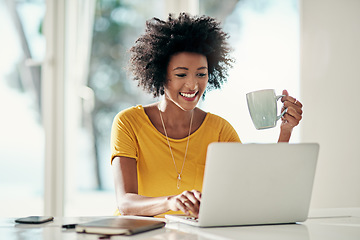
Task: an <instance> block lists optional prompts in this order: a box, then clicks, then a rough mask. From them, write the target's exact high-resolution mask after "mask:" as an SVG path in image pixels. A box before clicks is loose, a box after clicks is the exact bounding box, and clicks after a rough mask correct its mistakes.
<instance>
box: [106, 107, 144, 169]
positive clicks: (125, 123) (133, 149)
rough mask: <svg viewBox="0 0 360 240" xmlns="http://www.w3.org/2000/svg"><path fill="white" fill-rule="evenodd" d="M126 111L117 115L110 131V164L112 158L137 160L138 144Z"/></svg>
mask: <svg viewBox="0 0 360 240" xmlns="http://www.w3.org/2000/svg"><path fill="white" fill-rule="evenodd" d="M128 115H129V113H128V111H126V110H125V111H122V112H120V113H118V114H117V115H116V116H115V118H114V121H113V125H112V129H111V163H112V160H113V159H114V157H116V156H123V157H129V158H134V159H136V160H137V158H138V147H137V146H138V144H137V139H136V134H135V132H134V128H133V126H132V124H131V122H132V121H131V115H130V116H128Z"/></svg>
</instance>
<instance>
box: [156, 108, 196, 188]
mask: <svg viewBox="0 0 360 240" xmlns="http://www.w3.org/2000/svg"><path fill="white" fill-rule="evenodd" d="M158 109H159V114H160V119H161V123H162V125H163V128H164V132H165V136H166V140H167V143H168V145H169V149H170V154H171V157H172V160H173V162H174V166H175V171H176V173H177V182H176V187H177V189H180V184H181V174H182V172H183V170H184V166H185V161H186V154H187V151H188V147H189V140H190V133H191V125H192V121H193V117H194V111H193V112H192V113H191V119H190V127H189V134H188V139H187V143H186V149H185V155H184V161H183V164H182V167H181V171H180V172H179V171H178V169H177V167H176V163H175V159H174V154H173V152H172V149H171V145H170V141H169V138H168V135H167V132H166V128H165V124H164V120H163V118H162V115H161V111H160V107H158Z"/></svg>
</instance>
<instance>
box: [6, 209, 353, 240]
mask: <svg viewBox="0 0 360 240" xmlns="http://www.w3.org/2000/svg"><path fill="white" fill-rule="evenodd" d="M310 217H311V218H310V219H308V220H307V221H306V222H304V223H302V224H286V225H267V226H249V227H224V228H197V227H192V226H187V225H184V224H180V223H167V224H166V227H165V228H163V229H157V230H154V231H150V232H145V233H140V234H137V235H134V236H131V237H128V236H113V237H111V238H110V239H170V240H180V239H181V240H185V239H186V240H192V239H194V240H195V239H196V240H206V239H219V240H221V239H240V240H241V239H246V240H255V239H256V240H261V239H266V240H272V239H274V240H275V239H276V240H285V239H286V240H290V239H299V240H300V239H301V240H332V239H334V240H335V239H336V240H338V239H341V240H359V239H360V208H359V209H325V210H313V211H311V212H310ZM93 219H94V218H90V217H83V218H82V217H79V218H69V217H65V218H55V220H54V221H53V222H50V223H45V224H41V225H24V224H15V222H14V218H4V219H0V239H6V240H13V239H14V240H27V239H29V240H30V239H31V240H34V239H49V240H60V239H64V240H71V239H80V240H82V239H84V240H87V239H89V240H91V239H101V238H99V236H98V235H90V234H77V233H76V232H75V230H74V229H71V230H63V229H62V228H61V225H62V224H68V223H81V222H86V221H90V220H93Z"/></svg>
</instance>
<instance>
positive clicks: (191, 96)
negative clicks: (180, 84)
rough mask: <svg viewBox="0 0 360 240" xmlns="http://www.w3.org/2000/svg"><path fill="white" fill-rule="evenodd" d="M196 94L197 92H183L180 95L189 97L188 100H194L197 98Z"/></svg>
mask: <svg viewBox="0 0 360 240" xmlns="http://www.w3.org/2000/svg"><path fill="white" fill-rule="evenodd" d="M196 93H197V92H195V93H192V94H189V93H182V92H181V93H180V95H181V96H183V97H187V98H193V97H195V95H196Z"/></svg>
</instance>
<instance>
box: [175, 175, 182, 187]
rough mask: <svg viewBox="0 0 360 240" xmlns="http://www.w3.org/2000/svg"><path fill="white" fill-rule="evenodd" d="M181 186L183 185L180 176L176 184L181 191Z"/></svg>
mask: <svg viewBox="0 0 360 240" xmlns="http://www.w3.org/2000/svg"><path fill="white" fill-rule="evenodd" d="M180 184H181V176H180V174H179V175H178V177H177V183H176V186H177V189H180Z"/></svg>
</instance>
